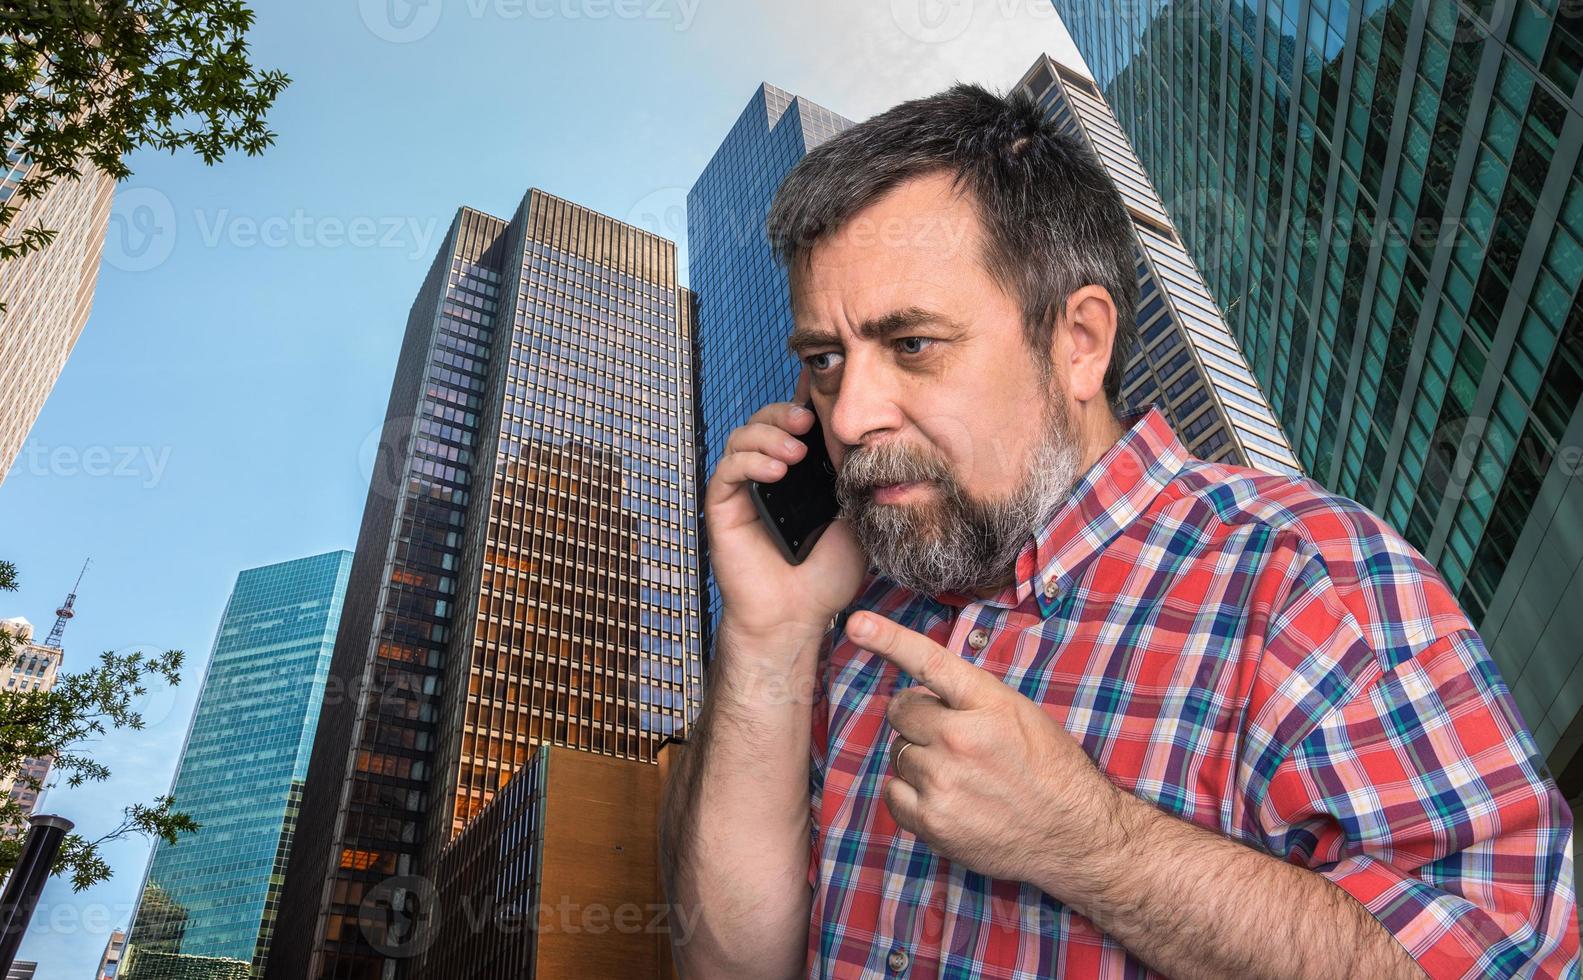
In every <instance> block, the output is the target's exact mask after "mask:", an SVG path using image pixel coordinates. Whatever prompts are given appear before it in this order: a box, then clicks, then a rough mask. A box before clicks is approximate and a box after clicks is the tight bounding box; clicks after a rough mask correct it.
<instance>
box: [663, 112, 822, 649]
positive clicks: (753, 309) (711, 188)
mask: <svg viewBox="0 0 1583 980" xmlns="http://www.w3.org/2000/svg"><path fill="white" fill-rule="evenodd" d="M851 125H852V122H851V120H849V119H844V118H842V117H841V116H838V115H836V114H835V113H833V112H831V111H830V110H829V109H826V108H824V107H823V106H820V105H816V104H815V103H813V102H809V101H808V100H807V99H805V98H803V97H802V96H800V95H792V94H790V93H789V92H785V91H783V90H781V89H778V88H776V87H775V86H773V85H769V84H763V85H760V86H759V87H758V90H757V91H756V92H754V93H753V98H752V99H750V100H749V101H748V105H747V108H746V109H744V110H743V111H742V114H741V115H740V116H738V117H737V121H736V123H735V124H734V125H732V127H731V131H730V132H729V133H728V134H726V138H725V141H724V142H722V143H721V144H720V148H719V149H718V150H716V151H715V155H714V157H713V158H711V159H710V161H709V163H708V165H707V166H705V167H704V171H703V173H702V174H700V175H699V177H698V181H697V182H696V183H695V184H693V187H692V190H690V191H688V193H687V265H688V276H689V279H690V282H689V285H690V286H691V287H692V289H693V292H694V293H696V294H697V295H698V318H699V319H698V352H699V353H698V360H699V368H698V387H699V401H700V403H701V405H702V414H703V440H702V441H703V447H704V466H703V469H702V471H701V472H702V476H701V482H700V484H699V486H700V489H701V488H702V487H703V486H704V485H705V483H707V480H708V476H709V474H711V473H713V472H714V469H715V464H717V463H718V462H719V461H720V455H721V453H722V452H724V450H725V443H726V437H727V436H729V435H730V434H731V430H732V429H734V428H736V427H737V426H739V425H741V424H742V423H744V422H746V421H747V418H748V416H749V415H752V414H753V413H754V412H756V411H757V410H758V409H759V407H760V406H762V405H764V404H765V403H767V402H772V401H785V400H786V399H789V398H791V396H792V392H793V389H794V388H795V387H796V384H797V371H798V368H799V365H798V363H797V360H796V359H795V358H793V357H792V356H791V355H789V354H787V353H786V338H787V337H788V336H789V335H790V334H791V330H792V319H791V304H790V302H789V300H788V298H787V294H786V271H785V270H784V269H782V268H781V267H780V266H779V265H777V264H776V262H775V257H774V254H773V253H772V252H771V251H770V247H769V239H768V238H767V237H766V236H765V228H764V219H765V217H766V216H768V214H769V208H770V203H771V201H773V200H774V198H775V191H776V190H777V189H778V188H779V187H780V184H781V181H782V180H783V179H784V178H785V176H786V174H787V173H788V172H789V171H790V170H791V168H792V167H793V166H795V165H796V163H797V161H798V160H801V159H802V158H803V157H804V156H806V155H807V153H808V151H809V150H812V149H813V148H814V147H816V146H818V145H819V144H820V143H823V142H824V141H825V140H827V139H829V138H830V137H831V136H834V135H835V134H836V133H839V132H840V131H841V130H843V129H846V128H847V127H848V126H851ZM701 573H702V574H703V575H704V576H705V577H706V578H707V580H708V587H709V599H710V601H709V626H710V635H711V636H713V633H714V626H715V625H716V624H717V623H718V622H719V617H720V592H719V588H718V587H717V586H716V585H715V581H714V576H713V575H712V574H710V573H709V569H708V566H707V563H705V565H704V567H703V569H702V570H701Z"/></svg>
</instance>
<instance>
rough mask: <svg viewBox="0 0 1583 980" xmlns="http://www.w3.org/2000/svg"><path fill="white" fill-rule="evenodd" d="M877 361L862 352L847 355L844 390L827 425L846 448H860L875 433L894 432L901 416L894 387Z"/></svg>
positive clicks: (840, 392)
mask: <svg viewBox="0 0 1583 980" xmlns="http://www.w3.org/2000/svg"><path fill="white" fill-rule="evenodd" d="M874 361H875V358H874V357H872V356H870V355H868V354H866V353H863V352H851V353H848V354H847V357H846V363H845V364H844V365H842V368H841V387H840V389H839V390H838V391H837V392H836V399H835V404H834V405H833V406H831V409H830V417H829V419H827V420H825V426H826V428H828V429H829V430H830V433H831V435H833V436H834V437H835V438H836V439H837V440H839V441H840V443H841V444H842V445H843V446H859V445H862V444H863V443H864V442H865V441H867V440H868V439H870V438H872V436H873V434H875V433H884V432H889V431H894V430H895V429H897V428H898V427H899V426H900V425H901V419H902V413H901V409H900V408H899V407H898V405H897V404H896V397H895V396H896V392H895V387H894V385H893V384H892V381H891V379H890V378H889V377H887V376H886V373H885V371H884V370H883V369H882V368H881V366H880V365H878V364H876V363H874Z"/></svg>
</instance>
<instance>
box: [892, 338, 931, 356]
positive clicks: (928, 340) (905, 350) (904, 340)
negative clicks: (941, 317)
mask: <svg viewBox="0 0 1583 980" xmlns="http://www.w3.org/2000/svg"><path fill="white" fill-rule="evenodd" d="M913 343H919V344H932V343H934V338H932V337H903V338H902V339H900V340H898V341H896V346H898V347H901V348H902V353H904V354H922V353H923V351H922V350H913V349H908V348H907V345H909V344H913Z"/></svg>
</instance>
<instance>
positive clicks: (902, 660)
mask: <svg viewBox="0 0 1583 980" xmlns="http://www.w3.org/2000/svg"><path fill="white" fill-rule="evenodd" d="M846 633H847V636H849V637H851V638H852V642H854V643H856V644H857V645H858V646H860V647H862V648H863V649H865V650H872V651H874V652H875V653H877V654H879V655H880V656H882V657H884V658H885V659H886V660H889V661H890V662H891V663H893V664H895V665H896V666H897V667H900V668H901V669H902V670H904V671H906V672H907V673H908V674H909V675H911V676H912V678H913V679H914V680H916V681H918V683H920V684H922V685H924V686H925V687H927V688H929V690H931V691H933V692H934V693H935V694H937V695H939V697H940V700H942V701H944V702H945V704H946V707H949V708H972V707H975V706H977V705H978V704H980V703H982V701H983V696H984V694H985V688H984V686H983V685H984V682H985V680H986V678H985V677H984V676H983V674H984V671H982V670H980V669H979V668H978V667H975V666H973V665H972V664H970V663H968V662H967V661H965V660H963V659H962V658H961V657H958V656H956V655H954V654H952V653H951V651H949V650H947V649H946V648H945V647H943V646H941V645H940V644H938V643H936V642H934V641H933V640H931V639H929V638H928V637H927V636H924V635H923V634H922V633H919V632H917V631H916V630H910V629H908V628H907V627H905V626H902V625H900V624H899V623H895V622H892V621H891V620H889V619H886V618H885V617H884V616H881V615H879V614H877V613H873V612H867V611H859V612H854V613H853V614H852V615H851V616H850V617H848V619H847V623H846Z"/></svg>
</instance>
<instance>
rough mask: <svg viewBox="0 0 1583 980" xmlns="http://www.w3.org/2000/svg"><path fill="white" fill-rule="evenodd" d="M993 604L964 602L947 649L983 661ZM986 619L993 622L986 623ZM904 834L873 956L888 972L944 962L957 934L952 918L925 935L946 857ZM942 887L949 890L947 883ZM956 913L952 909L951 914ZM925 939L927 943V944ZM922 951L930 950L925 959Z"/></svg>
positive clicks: (889, 870)
mask: <svg viewBox="0 0 1583 980" xmlns="http://www.w3.org/2000/svg"><path fill="white" fill-rule="evenodd" d="M987 609H988V606H987V605H986V603H984V602H982V601H980V602H972V603H969V604H968V605H966V606H963V607H962V609H961V610H960V611H959V612H958V613H957V615H956V617H955V619H954V621H953V623H952V626H951V633H950V636H949V637H948V639H947V641H946V642H945V643H944V644H943V646H945V648H946V649H947V650H950V651H952V652H953V653H956V654H958V655H960V656H961V657H962V658H963V659H965V660H967V661H968V662H969V663H971V664H974V665H975V666H982V663H983V660H984V652H985V651H986V650H987V649H989V645H990V633H991V626H992V625H993V624H992V622H990V621H991V620H992V619H993V616H992V615H985V612H986V610H987ZM981 621H984V622H986V623H989V625H981ZM916 683H917V680H916V679H915V678H913V677H911V676H910V675H906V674H900V675H898V676H897V683H896V688H895V691H893V692H892V694H893V695H894V694H895V692H896V691H901V690H903V689H905V688H908V687H912V686H914V685H915V684H916ZM885 727H886V729H887V732H886V738H887V739H890V738H894V737H896V736H895V732H894V731H893V730H890V729H889V725H888V723H887V725H886V726H885ZM887 744H888V742H887ZM882 805H883V804H882ZM898 836H899V837H902V836H904V837H905V839H906V844H905V846H902V845H900V844H898V846H896V847H893V848H892V849H891V851H890V855H889V856H888V857H887V859H886V867H885V878H886V881H887V882H892V883H897V885H898V895H897V899H896V906H895V914H894V916H893V917H892V928H891V931H890V935H891V937H892V938H890V939H888V940H887V939H886V938H885V937H879V941H878V942H876V944H875V948H874V955H873V957H871V962H870V969H871V970H876V971H883V974H882V975H884V976H890V977H905V976H912V975H914V970H915V969H916V968H917V967H918V966H919V965H920V963H921V962H923V963H934V964H936V965H938V963H939V962H940V959H939V952H940V949H941V945H940V944H941V942H942V941H943V940H944V938H945V937H947V936H949V935H950V934H951V931H952V926H953V925H954V923H952V922H950V921H943V922H940V923H936V925H935V927H934V928H933V929H931V930H930V932H931V935H930V936H929V937H927V938H926V939H925V938H923V937H920V934H919V933H920V930H921V928H922V927H923V926H924V925H927V919H928V916H929V915H931V914H934V913H932V912H931V908H932V906H931V903H936V899H937V896H936V891H937V886H938V885H939V882H937V881H936V879H937V878H938V877H939V868H940V864H941V861H942V859H941V858H940V857H939V856H938V855H934V854H931V853H927V851H928V849H927V846H926V845H925V844H923V843H922V842H921V841H919V840H918V839H917V837H915V836H913V835H912V834H909V833H907V832H906V831H903V830H898ZM921 872H922V873H921ZM940 891H941V892H942V894H943V889H940ZM937 904H938V903H937ZM950 918H951V917H950V916H949V914H947V916H946V919H947V920H949V919H950ZM920 943H923V948H922V949H920ZM920 953H926V955H925V956H923V957H922V961H921V960H920ZM875 961H877V962H875Z"/></svg>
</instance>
